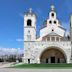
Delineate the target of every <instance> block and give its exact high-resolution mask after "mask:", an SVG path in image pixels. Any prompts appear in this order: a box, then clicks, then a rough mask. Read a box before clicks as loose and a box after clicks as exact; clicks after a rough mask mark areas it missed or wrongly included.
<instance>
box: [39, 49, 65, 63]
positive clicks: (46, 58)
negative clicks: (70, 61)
mask: <svg viewBox="0 0 72 72" xmlns="http://www.w3.org/2000/svg"><path fill="white" fill-rule="evenodd" d="M40 63H66V56H65V54H64V53H63V52H62V51H61V50H59V49H57V48H49V49H46V50H45V51H43V52H42V54H41V56H40Z"/></svg>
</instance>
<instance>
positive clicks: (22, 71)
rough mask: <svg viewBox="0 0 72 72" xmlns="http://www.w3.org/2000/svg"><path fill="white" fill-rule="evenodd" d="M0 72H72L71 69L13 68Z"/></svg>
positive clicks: (3, 69)
mask: <svg viewBox="0 0 72 72" xmlns="http://www.w3.org/2000/svg"><path fill="white" fill-rule="evenodd" d="M0 72H72V69H15V68H1V69H0Z"/></svg>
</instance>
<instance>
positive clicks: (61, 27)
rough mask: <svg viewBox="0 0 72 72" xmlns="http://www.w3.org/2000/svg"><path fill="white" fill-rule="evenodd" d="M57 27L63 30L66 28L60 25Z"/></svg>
mask: <svg viewBox="0 0 72 72" xmlns="http://www.w3.org/2000/svg"><path fill="white" fill-rule="evenodd" d="M58 27H59V28H61V29H63V30H66V29H65V28H63V27H61V26H58Z"/></svg>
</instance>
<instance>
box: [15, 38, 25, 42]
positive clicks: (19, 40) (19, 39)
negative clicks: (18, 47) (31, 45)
mask: <svg viewBox="0 0 72 72" xmlns="http://www.w3.org/2000/svg"><path fill="white" fill-rule="evenodd" d="M16 41H18V42H21V41H24V40H23V39H21V38H18V39H16Z"/></svg>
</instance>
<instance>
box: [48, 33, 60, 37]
mask: <svg viewBox="0 0 72 72" xmlns="http://www.w3.org/2000/svg"><path fill="white" fill-rule="evenodd" d="M48 36H60V35H58V34H56V33H54V32H51V33H49V34H48ZM60 37H61V36H60Z"/></svg>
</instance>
